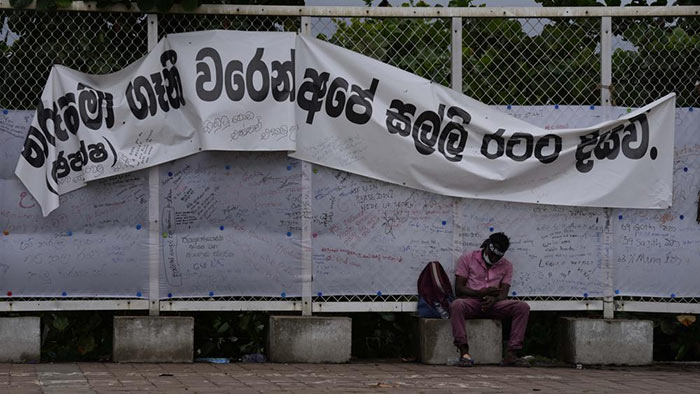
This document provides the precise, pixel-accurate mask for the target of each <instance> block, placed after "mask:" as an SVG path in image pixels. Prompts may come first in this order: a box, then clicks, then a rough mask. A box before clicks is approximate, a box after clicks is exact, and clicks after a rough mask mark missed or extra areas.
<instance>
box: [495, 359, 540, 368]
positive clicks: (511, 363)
mask: <svg viewBox="0 0 700 394" xmlns="http://www.w3.org/2000/svg"><path fill="white" fill-rule="evenodd" d="M499 365H500V366H501V367H521V368H530V367H531V366H532V364H530V362H529V361H527V360H524V359H522V358H520V357H518V358H504V359H503V361H501V363H500V364H499Z"/></svg>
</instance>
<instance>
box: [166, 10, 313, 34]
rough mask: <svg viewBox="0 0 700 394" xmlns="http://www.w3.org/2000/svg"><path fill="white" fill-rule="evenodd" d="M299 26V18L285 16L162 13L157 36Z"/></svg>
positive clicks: (296, 28)
mask: <svg viewBox="0 0 700 394" xmlns="http://www.w3.org/2000/svg"><path fill="white" fill-rule="evenodd" d="M300 28H301V19H300V18H298V17H285V16H275V15H270V16H245V15H244V16H240V15H198V14H164V15H159V16H158V38H159V39H160V38H163V37H164V36H165V35H167V34H173V33H185V32H191V31H202V30H244V31H278V32H283V31H287V32H296V31H299V30H300Z"/></svg>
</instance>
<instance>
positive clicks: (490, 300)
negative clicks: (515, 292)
mask: <svg viewBox="0 0 700 394" xmlns="http://www.w3.org/2000/svg"><path fill="white" fill-rule="evenodd" d="M497 300H498V299H497V298H496V297H494V296H485V297H484V298H482V299H481V311H482V312H486V311H487V310H489V309H491V308H492V307H493V304H495V303H496V301H497Z"/></svg>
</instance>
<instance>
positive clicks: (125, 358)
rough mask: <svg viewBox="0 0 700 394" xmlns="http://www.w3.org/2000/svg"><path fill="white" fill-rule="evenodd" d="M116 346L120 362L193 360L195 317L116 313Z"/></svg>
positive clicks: (115, 352) (182, 361) (115, 354)
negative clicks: (124, 314) (118, 314)
mask: <svg viewBox="0 0 700 394" xmlns="http://www.w3.org/2000/svg"><path fill="white" fill-rule="evenodd" d="M113 345H114V347H113V349H112V359H113V361H114V362H118V363H191V362H192V354H193V349H194V318H193V317H187V316H183V317H170V316H168V317H149V316H115V317H114V340H113Z"/></svg>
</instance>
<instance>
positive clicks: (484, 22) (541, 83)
mask: <svg viewBox="0 0 700 394" xmlns="http://www.w3.org/2000/svg"><path fill="white" fill-rule="evenodd" d="M8 4H9V3H8V2H7V1H6V0H0V108H9V109H31V108H33V107H34V106H35V103H36V102H37V100H38V99H39V96H40V94H41V91H42V89H43V87H44V84H45V82H46V79H47V78H48V75H49V72H50V68H51V66H52V65H54V64H61V65H64V66H66V67H70V68H72V69H76V70H79V71H82V72H86V73H91V74H104V73H109V72H114V71H117V70H120V69H122V68H124V67H125V66H127V65H128V64H130V63H132V62H134V61H135V60H137V59H139V58H140V57H142V56H144V55H145V54H146V53H147V52H148V42H149V40H148V37H149V33H150V35H151V36H153V35H154V34H155V36H157V37H158V38H162V37H163V36H165V35H167V34H170V33H179V32H189V31H200V30H213V29H223V30H247V31H294V32H302V31H303V32H304V33H305V34H311V35H312V36H314V37H317V38H320V39H323V40H327V41H329V42H331V43H333V44H336V45H339V46H342V47H345V48H348V49H351V50H353V51H356V52H358V53H361V54H364V55H367V56H370V57H373V58H375V59H378V60H380V61H382V62H385V63H387V64H390V65H393V66H396V67H399V68H401V69H404V70H406V71H409V72H412V73H414V74H416V75H419V76H421V77H424V78H427V79H430V80H433V81H435V82H437V83H440V84H443V85H446V86H453V87H455V86H457V87H459V86H460V85H461V90H462V92H463V93H464V94H466V95H468V96H470V97H473V98H475V99H476V100H479V101H481V102H484V103H486V104H489V105H500V106H511V105H513V106H515V105H561V106H582V107H588V106H596V105H601V104H602V105H606V104H607V105H615V106H623V107H640V106H642V105H644V104H647V103H649V102H651V101H653V100H655V99H657V98H660V97H662V96H663V95H665V94H666V93H668V92H676V94H677V101H676V103H677V106H678V107H699V106H700V17H699V16H698V8H700V7H683V9H684V11H681V12H669V8H674V7H658V8H649V9H648V10H647V11H646V12H644V13H643V14H644V16H643V17H641V16H638V15H640V13H639V12H637V13H635V12H631V11H630V12H627V13H625V12H620V11H619V9H613V10H618V11H614V12H613V11H610V12H609V13H608V14H606V11H605V10H603V11H600V10H598V11H597V12H598V15H601V16H595V17H592V16H589V12H588V11H586V12H584V11H583V10H582V11H580V12H577V13H574V14H576V15H573V14H572V13H571V12H570V11H566V10H564V9H538V11H536V12H533V11H527V12H525V11H523V10H522V9H520V11H519V10H518V9H512V10H506V11H503V14H504V15H507V17H495V16H494V14H490V15H488V14H485V13H484V12H481V14H480V15H477V14H479V13H478V12H476V13H474V15H471V14H470V12H469V10H468V9H467V10H463V11H462V14H464V15H460V16H457V17H455V16H445V15H448V14H447V13H445V12H444V11H443V12H442V14H441V13H440V11H439V10H437V11H434V12H433V11H430V10H428V11H426V10H422V14H421V15H424V16H421V17H415V16H414V15H411V11H410V9H403V8H402V9H399V8H397V9H393V10H392V9H381V10H378V9H369V8H368V9H361V10H359V9H358V8H355V9H348V12H347V14H343V10H344V9H343V8H337V9H336V10H334V11H332V12H328V10H326V9H324V8H319V7H311V8H304V7H301V8H297V9H298V10H299V11H298V12H296V11H295V12H291V11H290V10H289V9H288V8H289V7H287V8H280V9H281V10H282V9H283V10H284V12H278V11H276V8H275V7H267V8H266V9H265V10H261V9H255V8H251V7H247V8H245V9H244V10H241V9H232V8H230V7H229V8H226V7H224V6H222V7H221V8H220V11H217V8H216V6H207V7H208V8H207V9H206V13H204V12H201V13H195V14H184V13H173V14H164V15H158V18H157V24H155V25H150V24H149V23H148V15H147V14H143V13H138V12H134V10H133V9H132V10H123V11H121V12H119V11H117V10H110V11H109V12H76V11H59V12H50V13H49V12H38V11H35V10H32V9H28V10H17V9H12V8H10V7H9V5H8ZM328 8H329V9H330V8H332V7H328ZM675 8H679V7H675ZM246 10H248V11H250V10H254V12H251V14H248V15H244V14H245V12H246ZM331 14H332V15H333V16H327V15H331ZM360 14H361V15H362V16H359V15H360ZM300 15H304V16H300ZM380 15H381V16H380ZM619 15H623V16H619ZM606 18H607V19H608V23H609V22H610V21H611V23H609V24H610V26H611V28H610V29H606V28H605V25H604V23H605V20H606ZM304 23H308V26H306V27H304V26H303V25H304ZM454 26H461V31H457V30H455V28H454ZM154 29H155V31H154ZM606 39H608V40H610V41H609V43H608V44H606ZM455 40H459V41H457V42H456V41H455ZM453 48H457V50H453ZM606 64H607V66H606ZM455 65H456V66H457V68H455ZM606 98H607V100H608V102H605V101H606ZM217 300H218V301H224V302H229V301H230V302H241V303H251V302H262V303H268V304H269V303H282V304H285V305H287V306H286V307H282V308H279V309H285V310H301V306H300V304H301V303H302V302H303V301H302V299H280V298H272V297H262V298H250V299H248V298H245V297H244V298H240V297H239V298H235V297H229V298H222V299H217ZM308 300H309V301H310V302H313V303H315V304H317V305H318V306H319V307H318V309H319V310H322V311H323V310H342V308H340V309H333V307H330V306H329V305H331V304H332V303H351V304H368V303H371V304H375V305H376V304H379V303H384V304H385V305H388V306H387V307H385V308H383V309H382V308H377V307H374V309H372V308H369V310H397V311H398V310H407V309H411V308H413V307H414V304H413V303H414V302H415V296H414V295H405V296H401V295H389V296H381V295H377V296H374V295H373V296H335V297H323V296H314V297H309V299H308ZM619 300H620V301H621V302H622V301H624V302H628V303H629V302H633V301H643V302H666V301H668V300H667V299H656V298H649V299H638V300H637V299H634V298H629V297H628V298H625V299H622V298H619ZM190 301H191V300H190ZM208 301H210V300H209V299H204V298H203V299H201V300H194V302H200V303H206V302H208ZM532 301H541V302H552V301H556V302H560V306H558V307H556V306H555V307H552V306H549V307H547V306H543V307H542V308H541V309H602V305H603V302H602V300H588V299H584V298H568V299H561V298H556V297H540V298H535V299H533V300H532ZM178 302H185V301H184V300H170V301H161V303H162V309H163V310H183V309H188V308H193V309H206V307H203V306H202V304H195V305H194V306H190V307H185V306H180V307H178V306H177V305H178V304H177V303H178ZM561 302H569V304H568V305H564V304H561ZM672 302H673V303H679V302H681V303H682V302H685V303H697V300H695V299H686V300H683V299H675V300H672ZM139 305H141V304H139ZM246 305H248V304H246ZM261 305H263V304H261ZM562 305H564V306H562ZM324 306H325V309H324ZM131 307H132V306H129V308H131ZM140 307H143V308H148V305H147V304H144V305H141V306H140ZM249 308H250V309H256V308H261V309H262V308H265V307H264V306H263V307H260V306H258V307H249ZM30 309H31V308H30ZM350 309H352V308H350ZM361 309H362V310H368V309H367V308H361ZM628 309H629V308H628Z"/></svg>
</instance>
